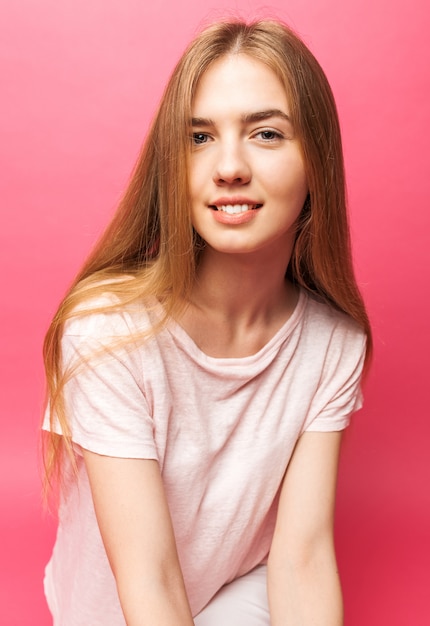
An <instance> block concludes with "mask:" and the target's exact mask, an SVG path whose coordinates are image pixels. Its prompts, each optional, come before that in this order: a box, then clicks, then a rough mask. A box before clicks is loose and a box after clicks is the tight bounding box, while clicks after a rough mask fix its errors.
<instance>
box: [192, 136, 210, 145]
mask: <svg viewBox="0 0 430 626" xmlns="http://www.w3.org/2000/svg"><path fill="white" fill-rule="evenodd" d="M207 140H208V136H207V135H206V134H205V133H193V144H194V145H196V146H199V145H201V144H202V143H206V142H207Z"/></svg>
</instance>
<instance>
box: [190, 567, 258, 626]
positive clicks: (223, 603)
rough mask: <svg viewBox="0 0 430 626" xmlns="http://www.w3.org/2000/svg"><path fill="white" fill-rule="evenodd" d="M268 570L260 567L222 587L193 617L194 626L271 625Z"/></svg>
mask: <svg viewBox="0 0 430 626" xmlns="http://www.w3.org/2000/svg"><path fill="white" fill-rule="evenodd" d="M266 577H267V568H266V566H265V565H259V566H258V567H256V568H255V569H253V570H252V571H251V572H249V573H248V574H245V576H241V577H240V578H236V580H234V581H233V582H232V583H229V584H228V585H225V586H224V587H222V588H221V589H220V590H219V591H218V593H217V594H216V595H215V596H214V597H213V598H212V600H211V601H210V602H209V604H208V605H207V606H206V607H205V608H204V609H203V611H201V613H199V614H198V615H197V616H196V617H195V618H194V624H195V626H270V616H269V606H268V602H267V590H266Z"/></svg>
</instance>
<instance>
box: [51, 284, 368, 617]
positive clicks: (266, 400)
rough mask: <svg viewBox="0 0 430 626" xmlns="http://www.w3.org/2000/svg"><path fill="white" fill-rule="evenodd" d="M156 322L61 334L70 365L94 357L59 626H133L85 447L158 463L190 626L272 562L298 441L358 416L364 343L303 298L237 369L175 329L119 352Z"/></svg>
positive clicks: (81, 409)
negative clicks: (109, 553)
mask: <svg viewBox="0 0 430 626" xmlns="http://www.w3.org/2000/svg"><path fill="white" fill-rule="evenodd" d="M158 317H159V310H157V308H155V309H153V310H145V309H144V308H143V306H137V305H133V306H129V307H128V308H126V309H125V310H123V311H121V312H114V313H109V314H92V315H87V316H85V317H81V318H76V319H74V320H72V321H71V322H69V324H68V326H67V328H66V332H65V335H64V339H63V355H64V363H65V364H67V363H69V362H73V359H75V358H76V356H82V355H85V354H89V353H91V351H96V352H98V355H97V356H96V357H94V358H93V359H92V360H91V361H90V362H89V363H88V364H87V365H84V366H81V367H80V368H79V369H78V370H77V371H76V373H75V375H74V377H73V378H72V379H71V380H70V382H69V383H68V384H67V387H66V406H67V412H68V416H69V420H70V424H71V429H72V436H73V441H74V442H75V444H76V449H77V451H78V465H79V481H78V483H77V482H76V481H74V480H73V481H70V484H69V486H68V489H67V493H66V498H65V499H64V500H63V502H62V505H61V509H60V521H59V529H58V535H57V540H56V543H55V547H54V551H53V555H52V558H51V560H50V562H49V564H48V566H47V570H46V577H45V590H46V595H47V598H48V603H49V605H50V607H51V610H52V612H53V615H54V618H55V622H54V623H55V624H59V625H60V624H61V626H81V625H82V626H84V625H85V626H88V625H91V626H98V625H100V626H124V624H125V621H124V617H123V615H122V612H121V609H120V605H119V600H118V596H117V592H116V587H115V581H114V578H113V575H112V572H111V570H110V567H109V563H108V560H107V557H106V553H105V550H104V548H103V544H102V540H101V537H100V533H99V530H98V526H97V522H96V518H95V514H94V508H93V503H92V499H91V493H90V489H89V485H88V478H87V475H86V471H85V466H84V463H83V461H82V457H80V456H79V448H80V447H83V448H86V449H88V450H91V451H93V452H97V453H99V454H103V455H110V456H115V457H127V458H145V459H157V460H158V461H159V464H160V468H161V471H162V476H163V482H164V485H165V490H166V494H167V499H168V503H169V507H170V512H171V516H172V521H173V525H174V530H175V536H176V542H177V546H178V552H179V558H180V562H181V566H182V571H183V574H184V579H185V585H186V589H187V593H188V598H189V601H190V604H191V609H192V613H193V615H196V614H197V613H198V612H199V611H200V610H201V609H202V608H203V607H204V606H205V605H206V604H207V602H208V601H209V600H210V599H211V597H212V596H213V595H214V594H215V593H216V591H217V590H218V589H219V588H220V587H221V586H222V585H223V584H225V583H226V582H229V581H231V580H233V579H235V578H236V577H238V576H240V575H242V574H244V573H246V572H247V571H249V570H250V569H252V568H253V567H255V566H256V565H257V564H259V563H261V562H263V561H264V560H265V559H266V558H267V555H268V551H269V548H270V543H271V538H272V534H273V528H274V522H275V516H276V506H277V494H278V492H279V487H280V484H281V481H282V477H283V475H284V473H285V470H286V467H287V465H288V462H289V460H290V457H291V454H292V452H293V449H294V446H295V444H296V442H297V439H298V437H299V436H300V434H301V433H303V432H304V431H305V430H307V431H335V430H341V429H343V428H345V427H346V426H347V424H348V421H349V418H350V415H351V414H352V413H353V412H354V411H355V410H356V409H358V408H359V407H360V406H361V393H360V375H361V370H362V365H363V359H364V351H365V338H364V335H363V332H362V331H361V330H360V329H358V328H357V326H356V325H355V323H354V322H352V321H351V320H350V319H349V318H347V317H346V316H345V315H342V314H340V313H338V312H337V311H334V310H333V309H331V308H330V307H328V306H326V305H324V304H321V303H318V302H316V301H315V300H313V299H312V298H310V297H309V296H308V295H307V294H305V293H304V292H301V294H300V298H299V301H298V304H297V306H296V309H295V311H294V313H293V315H292V316H291V317H290V319H289V320H288V321H287V322H286V323H285V324H284V325H283V327H282V328H281V329H280V330H279V331H278V332H277V333H276V335H275V336H274V337H273V338H272V339H271V340H270V341H269V342H268V343H267V344H266V345H265V346H264V347H263V348H262V349H261V350H260V351H259V352H257V353H256V354H254V355H252V356H248V357H243V358H214V357H210V356H207V355H206V354H204V353H203V352H202V351H201V350H200V349H199V348H198V347H197V346H196V344H195V343H194V342H193V341H192V339H191V338H190V337H189V335H188V334H187V333H186V332H185V331H184V330H183V329H182V328H181V327H180V326H179V325H178V324H177V323H175V322H174V321H170V322H169V324H168V326H167V327H165V328H164V329H163V330H162V331H161V332H160V333H158V334H157V335H155V336H154V337H152V338H151V339H149V340H146V341H145V342H137V343H136V344H130V343H129V344H127V345H126V346H124V345H122V346H121V345H119V344H120V339H121V337H124V336H127V335H130V333H138V332H139V331H142V330H144V329H147V328H148V327H151V324H153V323H154V319H157V318H158ZM115 342H116V344H117V345H116V346H115ZM112 344H113V347H111V348H110V350H109V352H108V353H107V352H106V351H104V352H103V351H102V350H101V349H100V348H101V347H102V346H106V345H112Z"/></svg>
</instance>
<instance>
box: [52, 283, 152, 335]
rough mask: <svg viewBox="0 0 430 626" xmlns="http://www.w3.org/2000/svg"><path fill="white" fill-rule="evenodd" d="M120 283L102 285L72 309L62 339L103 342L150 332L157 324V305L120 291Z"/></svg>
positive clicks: (82, 298) (92, 290) (149, 299)
mask: <svg viewBox="0 0 430 626" xmlns="http://www.w3.org/2000/svg"><path fill="white" fill-rule="evenodd" d="M124 280H125V281H126V280H128V277H125V279H124ZM118 282H119V281H115V282H113V281H111V282H108V281H101V282H100V283H98V284H96V285H94V286H93V287H92V289H91V290H90V292H89V295H87V296H86V297H85V296H82V297H81V298H80V300H79V301H78V302H77V304H76V305H75V306H74V307H73V308H72V309H71V312H70V314H69V316H68V319H67V321H66V323H65V325H64V332H63V336H76V337H83V338H84V337H91V338H92V339H103V338H112V337H129V336H130V335H134V334H142V333H145V332H148V331H149V330H150V329H151V328H152V326H153V325H154V323H155V322H154V320H155V316H156V314H157V312H158V310H159V303H158V301H157V300H156V299H155V298H144V297H143V296H142V297H139V296H138V295H137V294H136V293H134V292H133V291H132V290H130V292H129V293H127V290H125V291H124V290H118Z"/></svg>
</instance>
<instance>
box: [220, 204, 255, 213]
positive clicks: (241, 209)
mask: <svg viewBox="0 0 430 626" xmlns="http://www.w3.org/2000/svg"><path fill="white" fill-rule="evenodd" d="M257 206H258V205H256V204H222V205H220V206H217V207H216V208H217V209H218V211H224V213H229V214H230V215H234V214H235V213H245V211H250V210H252V209H256V208H257Z"/></svg>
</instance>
